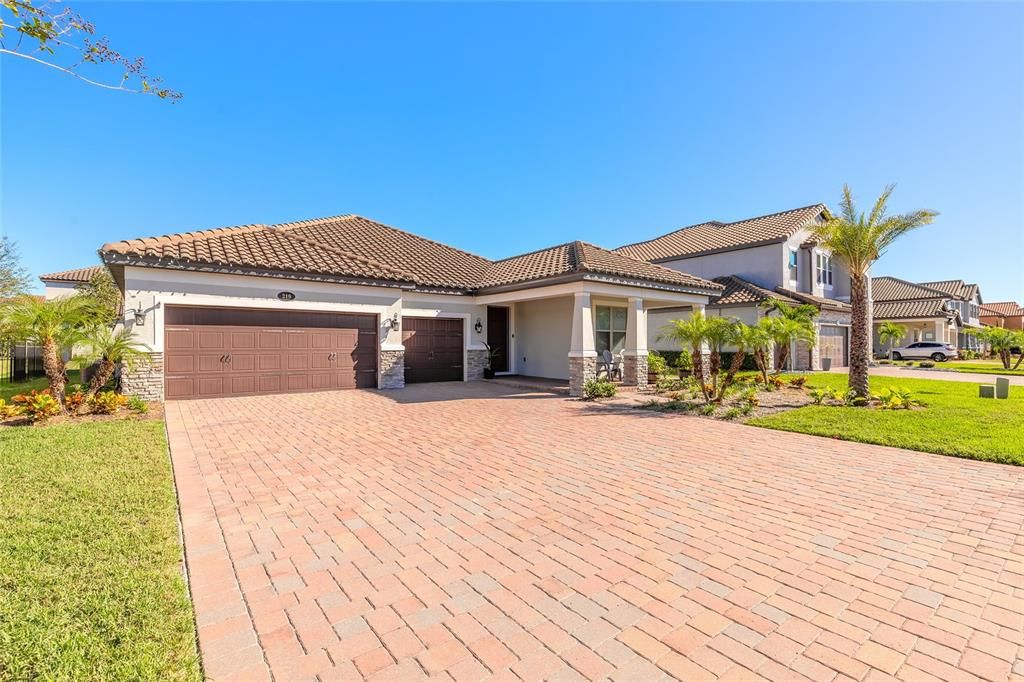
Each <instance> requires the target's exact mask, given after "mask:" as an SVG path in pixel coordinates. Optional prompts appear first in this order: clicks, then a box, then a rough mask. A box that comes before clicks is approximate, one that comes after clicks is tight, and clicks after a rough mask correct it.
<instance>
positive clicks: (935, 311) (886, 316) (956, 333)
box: [871, 277, 982, 356]
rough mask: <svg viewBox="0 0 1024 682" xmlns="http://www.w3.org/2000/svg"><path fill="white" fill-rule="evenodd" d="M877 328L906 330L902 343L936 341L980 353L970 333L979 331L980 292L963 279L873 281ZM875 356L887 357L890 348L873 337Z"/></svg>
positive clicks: (875, 336) (883, 278) (975, 285)
mask: <svg viewBox="0 0 1024 682" xmlns="http://www.w3.org/2000/svg"><path fill="white" fill-rule="evenodd" d="M871 290H872V299H873V301H874V306H873V314H874V323H875V328H876V329H877V328H878V325H879V324H881V323H882V322H885V321H891V322H895V323H896V324H899V325H901V326H903V327H905V328H906V330H907V336H906V338H904V339H903V341H902V343H913V342H916V341H937V342H939V343H948V344H951V345H953V346H956V347H957V348H967V349H971V350H977V349H978V348H979V344H978V340H977V339H976V338H975V337H974V336H972V335H971V334H970V333H969V332H970V330H972V329H980V328H981V326H982V323H981V305H982V299H981V291H980V290H979V288H978V285H977V284H968V283H966V282H964V281H963V280H961V279H953V280H942V281H938V282H920V283H914V282H908V281H906V280H903V279H899V278H898V277H874V278H872V280H871ZM873 348H874V353H875V354H876V355H879V356H881V355H884V354H886V353H888V350H889V348H888V345H887V344H883V343H882V342H881V339H879V338H878V335H877V334H875V335H874V344H873Z"/></svg>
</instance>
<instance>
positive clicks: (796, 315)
mask: <svg viewBox="0 0 1024 682" xmlns="http://www.w3.org/2000/svg"><path fill="white" fill-rule="evenodd" d="M761 307H762V308H765V309H766V310H767V311H768V312H770V313H777V314H778V316H779V317H784V318H786V319H787V320H808V321H809V320H813V319H814V318H816V317H817V316H818V312H819V311H818V306H815V305H811V304H810V303H801V304H799V305H790V304H789V303H786V302H785V301H781V300H779V299H777V298H769V299H767V300H766V301H765V302H764V303H762V304H761Z"/></svg>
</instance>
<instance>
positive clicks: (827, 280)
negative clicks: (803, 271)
mask: <svg viewBox="0 0 1024 682" xmlns="http://www.w3.org/2000/svg"><path fill="white" fill-rule="evenodd" d="M814 275H815V279H816V281H817V282H818V284H821V285H823V286H827V287H830V286H832V256H829V255H826V254H824V253H817V254H815V255H814Z"/></svg>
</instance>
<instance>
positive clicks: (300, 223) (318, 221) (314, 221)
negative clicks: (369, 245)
mask: <svg viewBox="0 0 1024 682" xmlns="http://www.w3.org/2000/svg"><path fill="white" fill-rule="evenodd" d="M353 219H358V220H365V221H367V222H369V223H376V224H377V225H380V226H381V227H386V228H388V229H389V230H394V231H395V232H401V233H402V234H407V235H409V236H411V237H415V238H417V239H422V240H423V241H425V242H430V243H431V244H436V245H437V246H443V247H444V248H446V249H451V250H452V251H458V252H459V253H461V254H464V255H466V256H471V257H473V258H476V259H478V260H482V261H484V262H485V263H493V262H495V261H492V260H491V259H489V258H484V257H483V256H480V255H478V254H475V253H473V252H472V251H466V250H465V249H460V248H459V247H457V246H452V245H451V244H445V243H444V242H441V241H438V240H436V239H431V238H430V237H424V236H423V235H420V234H416V233H415V232H409V231H408V230H403V229H402V228H400V227H395V226H394V225H388V224H387V223H382V222H380V221H379V220H374V219H373V218H367V217H366V216H363V215H359V214H358V213H344V214H341V215H336V216H327V217H324V218H310V219H308V220H295V221H292V222H290V223H277V224H275V225H273V226H271V227H272V229H275V230H277V229H282V230H284V231H287V230H290V229H293V228H296V227H307V226H309V225H322V224H324V223H327V222H332V221H337V220H353Z"/></svg>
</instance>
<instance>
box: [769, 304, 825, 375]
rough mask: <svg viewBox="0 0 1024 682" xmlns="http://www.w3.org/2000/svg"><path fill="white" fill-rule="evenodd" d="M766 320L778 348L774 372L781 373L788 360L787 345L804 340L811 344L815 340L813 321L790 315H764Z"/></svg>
mask: <svg viewBox="0 0 1024 682" xmlns="http://www.w3.org/2000/svg"><path fill="white" fill-rule="evenodd" d="M764 319H766V320H768V322H767V323H766V325H765V326H766V328H767V330H768V333H769V334H771V337H772V340H773V341H774V342H775V346H776V347H777V348H778V349H779V364H778V366H777V367H776V368H775V373H776V374H781V373H782V370H783V368H785V366H786V362H787V361H788V360H789V347H790V346H791V345H793V344H794V343H799V342H801V341H802V342H804V343H806V344H807V345H808V346H813V345H814V343H815V341H816V340H817V335H816V334H815V333H814V322H812V321H811V320H807V319H803V320H800V319H793V318H790V317H766V318H764Z"/></svg>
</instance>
